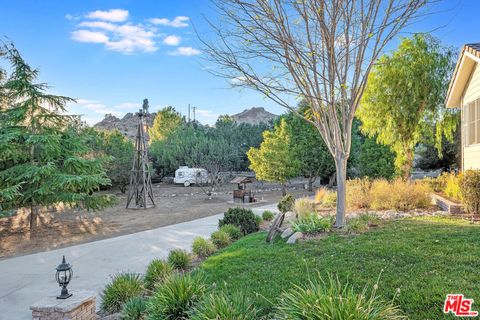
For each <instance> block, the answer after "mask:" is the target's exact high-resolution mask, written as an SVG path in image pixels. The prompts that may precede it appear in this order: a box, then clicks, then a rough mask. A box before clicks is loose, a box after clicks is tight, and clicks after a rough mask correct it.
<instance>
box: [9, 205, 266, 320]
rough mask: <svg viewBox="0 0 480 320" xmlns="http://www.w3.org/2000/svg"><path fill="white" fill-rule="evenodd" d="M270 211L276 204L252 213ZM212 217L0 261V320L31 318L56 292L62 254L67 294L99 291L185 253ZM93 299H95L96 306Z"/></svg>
mask: <svg viewBox="0 0 480 320" xmlns="http://www.w3.org/2000/svg"><path fill="white" fill-rule="evenodd" d="M252 210H253V211H254V212H255V213H257V214H260V213H261V212H263V210H273V211H276V205H268V206H264V207H259V208H253V209H252ZM222 217H223V214H218V215H214V216H210V217H206V218H202V219H198V220H193V221H189V222H183V223H179V224H175V225H170V226H166V227H161V228H158V229H153V230H148V231H142V232H138V233H134V234H129V235H125V236H121V237H116V238H110V239H106V240H100V241H95V242H90V243H85V244H81V245H76V246H72V247H67V248H63V249H57V250H52V251H47V252H40V253H35V254H31V255H27V256H22V257H17V258H11V259H6V260H3V261H0V320H28V319H31V312H30V310H29V307H30V305H32V304H33V303H35V302H36V301H38V300H41V299H42V298H43V297H45V296H50V295H55V294H58V293H59V292H60V288H59V287H58V285H57V284H56V282H55V267H56V266H57V265H58V264H59V263H60V262H61V258H62V255H65V257H66V259H67V262H69V263H71V264H72V266H73V271H74V276H73V279H72V281H71V283H70V285H69V289H70V290H90V291H95V292H97V295H98V294H99V293H100V292H101V291H102V289H103V287H104V286H105V284H106V283H107V282H108V281H109V279H110V275H112V274H115V273H117V272H122V271H131V272H139V273H143V272H144V271H145V268H146V266H147V265H148V263H149V262H150V261H151V260H152V259H154V258H166V257H167V256H168V252H169V251H170V250H171V249H173V248H181V249H186V250H190V247H191V244H192V241H193V239H194V238H195V237H198V236H203V237H208V236H210V234H211V233H212V232H213V231H215V230H216V229H217V226H218V219H220V218H222ZM98 303H99V299H97V307H98Z"/></svg>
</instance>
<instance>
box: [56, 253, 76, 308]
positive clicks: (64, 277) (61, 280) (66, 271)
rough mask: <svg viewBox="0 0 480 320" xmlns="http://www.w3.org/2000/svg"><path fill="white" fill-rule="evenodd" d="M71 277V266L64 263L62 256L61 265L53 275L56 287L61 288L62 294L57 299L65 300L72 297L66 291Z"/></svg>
mask: <svg viewBox="0 0 480 320" xmlns="http://www.w3.org/2000/svg"><path fill="white" fill-rule="evenodd" d="M72 276H73V271H72V266H71V265H70V264H69V263H67V262H66V261H65V256H63V259H62V263H60V264H59V265H58V267H57V273H56V274H55V279H56V280H57V283H58V285H59V286H60V287H61V288H62V292H61V294H60V295H59V296H58V297H57V299H67V298H70V297H71V296H72V294H71V293H68V290H67V286H68V284H69V283H70V280H72Z"/></svg>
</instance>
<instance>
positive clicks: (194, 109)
mask: <svg viewBox="0 0 480 320" xmlns="http://www.w3.org/2000/svg"><path fill="white" fill-rule="evenodd" d="M192 109H193V122H195V111H196V110H197V107H193V108H192Z"/></svg>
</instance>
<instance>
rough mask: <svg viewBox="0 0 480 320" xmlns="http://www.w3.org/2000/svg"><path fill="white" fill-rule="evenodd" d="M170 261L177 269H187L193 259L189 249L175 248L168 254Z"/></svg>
mask: <svg viewBox="0 0 480 320" xmlns="http://www.w3.org/2000/svg"><path fill="white" fill-rule="evenodd" d="M168 263H170V264H171V265H172V267H174V268H175V269H179V270H185V269H188V268H189V267H190V265H191V264H192V259H191V257H190V255H189V254H188V252H187V251H185V250H182V249H173V250H172V251H170V253H169V254H168Z"/></svg>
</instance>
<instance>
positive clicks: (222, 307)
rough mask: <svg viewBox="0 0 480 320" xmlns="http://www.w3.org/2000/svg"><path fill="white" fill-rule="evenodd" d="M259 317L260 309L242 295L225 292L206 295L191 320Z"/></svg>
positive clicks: (234, 319)
mask: <svg viewBox="0 0 480 320" xmlns="http://www.w3.org/2000/svg"><path fill="white" fill-rule="evenodd" d="M258 318H259V311H258V309H257V308H255V306H254V305H253V303H252V302H251V301H250V300H249V299H247V298H245V297H244V296H242V295H238V294H237V295H233V296H227V295H225V293H223V292H220V293H219V294H216V295H213V294H210V295H208V296H206V297H205V298H204V299H203V300H202V302H200V303H199V304H198V305H197V306H196V307H195V308H194V310H193V312H192V315H191V317H190V319H191V320H211V319H221V320H252V319H258Z"/></svg>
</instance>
